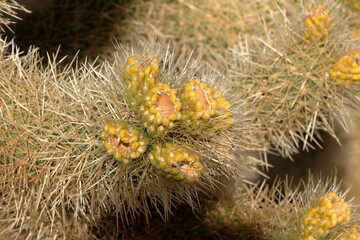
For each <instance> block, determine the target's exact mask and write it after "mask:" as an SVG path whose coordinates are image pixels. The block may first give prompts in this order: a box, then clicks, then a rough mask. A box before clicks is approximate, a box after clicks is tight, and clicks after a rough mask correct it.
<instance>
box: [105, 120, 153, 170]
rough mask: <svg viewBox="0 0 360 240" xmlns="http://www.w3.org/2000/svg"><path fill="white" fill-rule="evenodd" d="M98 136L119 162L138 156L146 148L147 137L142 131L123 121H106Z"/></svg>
mask: <svg viewBox="0 0 360 240" xmlns="http://www.w3.org/2000/svg"><path fill="white" fill-rule="evenodd" d="M100 138H101V139H102V140H104V146H105V148H106V150H107V152H108V153H109V154H110V155H113V156H114V158H115V159H116V160H118V161H121V162H125V163H127V162H129V160H131V159H136V158H138V157H140V156H141V155H142V154H143V153H144V152H145V151H146V149H147V145H148V143H149V139H148V138H147V137H146V136H145V134H144V133H143V132H140V131H139V130H138V129H136V128H134V127H131V126H129V124H127V123H126V122H124V121H119V122H106V123H105V127H104V131H103V132H101V134H100Z"/></svg>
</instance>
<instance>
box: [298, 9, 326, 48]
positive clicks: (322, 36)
mask: <svg viewBox="0 0 360 240" xmlns="http://www.w3.org/2000/svg"><path fill="white" fill-rule="evenodd" d="M329 14H330V10H328V9H326V8H324V7H323V6H321V5H319V6H317V7H316V8H315V9H312V10H311V11H310V13H309V15H308V16H307V17H306V18H305V20H304V25H305V32H304V34H303V38H304V39H305V40H306V41H307V42H310V43H313V42H324V41H325V40H326V39H327V38H328V36H329V28H330V26H331V21H330V19H329Z"/></svg>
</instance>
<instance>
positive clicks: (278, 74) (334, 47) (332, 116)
mask: <svg viewBox="0 0 360 240" xmlns="http://www.w3.org/2000/svg"><path fill="white" fill-rule="evenodd" d="M324 9H325V8H324ZM324 9H323V8H322V7H318V8H317V10H314V11H315V12H319V11H320V13H322V12H323V14H325V15H326V17H327V18H331V19H333V20H331V21H332V22H333V24H332V25H331V28H329V31H328V33H329V34H328V35H326V36H328V37H327V38H328V39H327V40H326V43H324V42H319V43H322V44H309V43H308V42H307V41H303V39H302V38H300V37H299V36H301V35H302V33H303V32H302V30H300V29H301V27H299V26H298V25H297V20H298V21H299V20H300V19H301V18H300V17H298V18H294V16H292V18H291V19H287V20H286V22H287V23H286V26H285V27H284V28H280V29H279V33H278V35H277V36H278V37H272V38H269V39H267V40H260V41H259V40H254V41H253V43H252V44H248V42H244V41H240V42H239V44H238V45H236V46H235V47H234V48H233V49H232V52H231V58H232V59H233V60H234V61H230V63H229V75H230V76H231V77H232V79H233V81H234V85H236V86H235V90H236V91H237V92H238V93H239V94H240V95H242V98H243V99H244V100H243V102H244V108H245V109H247V110H248V115H249V116H251V118H252V119H253V123H254V125H255V126H256V125H257V124H258V125H259V132H262V133H263V134H264V138H265V139H266V140H267V141H268V142H269V149H270V150H275V151H276V152H279V153H280V154H281V155H283V156H291V155H292V154H293V153H296V152H298V149H299V148H304V149H307V148H308V147H309V146H312V144H319V143H318V140H317V138H316V135H317V130H320V129H321V130H325V131H327V132H329V133H330V134H331V135H332V136H335V133H334V122H336V121H339V122H340V124H341V125H342V126H344V128H345V129H347V125H348V122H347V121H348V120H347V116H348V114H349V113H348V112H347V111H346V110H345V109H346V108H347V107H348V106H350V107H354V108H357V106H358V103H357V102H358V100H359V95H358V93H357V86H353V85H346V84H338V83H337V82H336V81H333V80H332V79H331V78H330V75H332V76H334V75H335V74H334V73H333V72H332V71H333V70H330V69H331V67H332V66H334V65H335V63H336V61H337V59H338V58H339V56H341V55H342V54H343V51H344V49H349V48H350V49H351V48H353V47H354V46H355V45H353V44H354V42H353V41H352V40H351V32H350V31H344V26H346V24H345V23H343V22H342V21H341V19H340V18H339V13H337V12H336V9H335V8H329V9H330V14H328V11H327V10H324ZM320 13H318V14H320ZM320 15H322V14H320ZM279 25H280V24H279ZM326 25H328V24H326ZM324 34H325V33H324ZM324 34H323V35H322V36H325V35H324ZM312 40H314V39H312ZM318 40H319V41H320V40H321V41H325V39H323V38H321V39H318ZM351 67H353V66H351ZM329 70H330V74H329ZM351 71H354V70H351ZM345 106H346V107H345Z"/></svg>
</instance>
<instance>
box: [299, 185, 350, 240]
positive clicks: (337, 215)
mask: <svg viewBox="0 0 360 240" xmlns="http://www.w3.org/2000/svg"><path fill="white" fill-rule="evenodd" d="M350 214H351V212H350V209H349V205H348V204H347V203H346V202H345V201H344V199H343V198H341V197H339V196H337V195H336V194H335V193H333V192H331V193H329V194H327V195H325V196H323V197H320V198H319V199H318V200H317V202H316V205H315V206H314V207H312V208H309V209H307V212H306V214H305V216H304V217H303V219H302V236H303V238H302V239H306V240H310V239H317V238H319V237H321V236H324V235H326V234H327V233H328V232H329V230H330V229H332V228H334V227H336V226H337V225H339V224H341V223H344V222H347V221H349V218H350Z"/></svg>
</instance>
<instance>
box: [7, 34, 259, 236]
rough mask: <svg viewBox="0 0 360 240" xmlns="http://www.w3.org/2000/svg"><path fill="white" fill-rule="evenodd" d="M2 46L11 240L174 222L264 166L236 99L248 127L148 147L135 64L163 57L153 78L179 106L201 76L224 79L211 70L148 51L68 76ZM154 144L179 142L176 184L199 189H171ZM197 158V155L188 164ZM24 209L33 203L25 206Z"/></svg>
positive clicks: (182, 134)
mask: <svg viewBox="0 0 360 240" xmlns="http://www.w3.org/2000/svg"><path fill="white" fill-rule="evenodd" d="M1 43H2V45H1V48H2V51H0V53H1V55H0V66H1V70H2V71H0V86H1V87H0V99H1V100H0V122H1V123H2V124H1V133H2V138H1V140H0V163H1V166H2V167H1V168H0V178H1V179H3V180H4V181H2V182H3V183H5V185H3V187H2V191H1V194H2V196H3V197H4V199H6V201H5V202H2V206H1V208H2V210H1V212H0V218H1V219H5V222H2V224H3V225H4V226H6V233H9V234H11V236H15V234H17V233H21V234H23V235H22V236H25V237H29V236H32V235H31V234H33V233H38V234H39V236H44V237H45V236H49V238H50V237H54V236H55V235H56V236H66V235H67V234H69V231H71V229H73V228H74V227H76V226H77V225H79V224H80V223H81V224H80V225H82V224H84V225H86V226H92V225H94V224H96V222H97V221H99V219H101V218H103V217H105V216H108V215H110V216H112V217H116V218H119V219H121V220H122V221H123V222H124V223H130V222H131V221H132V220H135V219H137V217H138V216H139V215H140V214H142V215H145V217H148V216H149V215H150V209H154V208H155V209H157V210H158V213H159V214H161V215H162V216H163V217H164V219H167V218H168V217H169V214H170V213H171V211H172V208H173V207H175V206H177V204H180V203H185V204H188V206H189V207H190V208H192V209H196V208H198V207H199V201H198V194H199V193H200V192H201V193H206V194H209V195H211V194H212V193H213V192H214V189H215V187H216V185H217V184H218V181H219V179H220V178H223V177H225V178H232V177H235V176H241V174H243V173H242V172H241V171H242V170H243V169H244V168H247V169H248V168H253V167H254V165H255V163H259V162H256V160H254V159H250V158H245V157H244V156H242V155H241V154H242V153H243V149H242V148H241V144H240V143H241V140H242V136H243V135H244V134H242V131H243V130H244V129H247V127H246V124H247V122H246V121H244V120H243V119H242V118H240V116H241V109H239V108H238V105H237V104H236V103H234V102H232V100H233V98H227V99H228V101H229V102H231V103H232V105H231V112H232V114H234V115H235V116H238V118H235V117H234V123H233V125H232V127H231V128H228V129H227V130H223V131H219V132H218V134H216V135H214V136H212V137H208V138H206V139H201V138H196V137H193V136H191V135H190V134H188V133H187V132H186V131H184V128H182V127H179V128H178V127H174V128H173V129H171V132H169V133H166V134H164V135H163V136H162V137H157V136H156V137H154V136H151V137H150V136H149V137H147V134H146V132H147V130H146V129H145V128H144V122H143V119H142V118H141V114H140V112H138V111H137V110H134V107H133V106H130V104H129V101H128V98H127V93H128V90H129V81H127V80H125V78H124V76H125V74H124V70H125V69H126V66H127V64H126V62H127V59H128V58H130V57H132V56H143V55H145V56H146V55H147V56H148V55H151V56H156V57H157V58H158V59H159V63H162V64H159V72H158V75H157V76H153V77H154V78H156V79H155V80H156V83H157V84H158V85H157V86H162V87H161V91H169V93H170V95H169V96H175V93H176V94H177V95H176V96H177V97H179V96H178V95H179V93H178V92H177V91H175V90H176V89H181V87H182V86H183V85H184V84H185V83H184V82H185V81H186V80H187V79H189V78H192V77H194V75H195V72H196V74H197V75H202V74H201V73H204V75H203V76H202V79H203V81H204V82H206V83H207V84H208V85H209V86H213V85H215V84H214V83H216V80H217V79H219V78H218V77H217V76H216V75H214V74H213V73H212V72H211V71H204V70H205V69H201V68H200V67H199V65H198V64H199V62H196V61H195V62H194V63H192V64H191V63H190V62H191V60H189V65H188V66H187V67H184V68H183V67H182V66H181V65H179V64H175V63H174V62H175V60H174V55H173V54H172V53H171V52H170V51H169V50H166V51H162V50H160V47H159V46H156V45H151V44H150V45H149V44H146V45H144V47H140V46H139V47H137V48H136V50H134V49H131V48H128V47H125V46H117V47H116V48H115V50H114V52H113V53H114V55H113V57H112V58H111V59H109V62H105V63H103V65H100V66H99V67H94V65H90V64H89V65H87V64H84V66H79V67H78V68H75V69H71V68H64V69H63V68H58V67H57V65H56V61H53V60H51V59H49V61H48V62H49V65H41V64H40V59H41V58H40V57H39V56H38V54H37V53H36V50H32V51H30V52H28V53H27V54H24V55H21V56H20V53H19V52H18V50H17V48H16V46H14V45H12V43H6V42H4V41H2V42H1ZM149 46H150V47H149ZM8 48H12V49H13V51H8V50H7V49H8ZM9 52H10V53H11V52H12V54H10V55H6V53H9ZM179 62H181V61H179ZM222 83H226V82H225V81H223V82H222ZM227 84H229V82H227ZM227 84H224V85H223V86H221V87H220V86H217V88H219V89H221V90H222V92H223V94H224V95H226V94H227V93H229V91H227V87H229V85H227ZM164 86H168V88H166V89H163V87H164ZM170 86H171V88H170ZM215 86H216V85H215ZM172 89H174V90H172ZM155 92H156V91H155ZM150 94H151V90H150V91H149V92H148V94H146V95H143V96H144V99H143V100H144V104H145V105H146V101H148V100H146V99H147V98H146V96H150ZM158 95H159V94H158V92H156V96H155V99H152V98H150V99H149V100H151V99H152V100H151V101H155V102H154V103H156V102H157V100H159V101H160V102H159V104H158V105H157V107H160V108H162V107H165V108H166V107H167V106H166V105H167V104H168V101H167V100H169V99H171V98H169V99H168V98H167V96H165V98H166V99H156V97H159V96H158ZM162 97H164V96H162ZM163 101H164V102H163ZM176 101H177V100H176ZM176 103H177V104H178V102H176ZM145 105H144V106H145ZM146 106H150V105H146ZM150 110H151V111H152V110H153V109H152V108H151V109H150ZM176 111H177V112H179V111H180V105H179V108H178V109H177V110H176ZM104 123H105V128H104ZM164 124H166V122H164ZM240 124H242V125H241V128H240V127H239V125H240ZM102 130H103V133H100V132H101V131H102ZM99 135H100V136H99ZM101 138H102V139H101ZM147 139H149V140H147ZM147 142H148V143H149V146H151V145H155V144H157V145H161V144H163V143H165V142H172V143H174V144H176V146H177V147H176V149H177V150H179V151H180V150H181V149H186V150H184V155H183V157H184V158H183V159H180V160H181V161H180V163H178V164H177V165H176V164H174V165H171V167H175V168H177V167H179V168H177V169H179V173H178V174H177V176H175V175H174V178H176V179H181V178H183V179H182V180H180V181H182V182H184V183H185V182H187V183H192V184H181V183H179V182H178V181H175V180H173V179H168V178H166V176H165V177H164V176H163V175H162V174H161V172H164V171H162V170H159V169H157V167H154V166H152V164H151V162H150V159H149V157H150V156H149V153H150V147H146V144H147ZM137 143H138V144H137ZM237 143H239V144H237ZM104 144H105V147H104ZM106 151H107V152H108V153H110V155H109V154H107V153H106ZM181 151H182V150H181ZM187 151H189V152H190V151H191V154H190V153H189V154H188V157H185V156H186V154H185V153H187ZM116 159H118V160H119V161H117V160H116ZM200 161H201V163H200ZM126 162H127V163H126ZM167 170H168V169H165V172H166V171H167ZM159 172H160V173H159ZM170 172H171V173H172V174H175V172H176V170H175V169H172V171H170ZM5 179H6V180H5ZM15 186H16V187H15ZM19 199H23V200H24V201H23V202H22V204H20V205H18V204H17V203H19V201H20V200H19ZM39 206H41V209H40V207H39ZM64 209H67V211H66V212H63V210H64ZM32 216H36V219H35V218H33V217H32ZM29 219H30V220H29ZM67 219H71V221H68V220H67ZM64 222H65V224H66V226H65V225H64V224H63V223H64ZM62 224H63V225H62ZM59 226H60V227H59ZM61 226H62V227H61Z"/></svg>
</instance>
